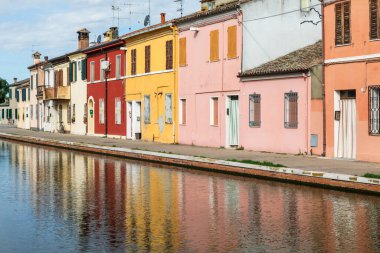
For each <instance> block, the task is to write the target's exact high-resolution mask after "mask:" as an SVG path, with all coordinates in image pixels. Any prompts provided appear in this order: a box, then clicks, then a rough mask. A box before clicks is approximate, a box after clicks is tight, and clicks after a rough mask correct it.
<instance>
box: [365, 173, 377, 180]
mask: <svg viewBox="0 0 380 253" xmlns="http://www.w3.org/2000/svg"><path fill="white" fill-rule="evenodd" d="M363 177H366V178H376V179H380V175H377V174H371V173H366V174H364V175H363Z"/></svg>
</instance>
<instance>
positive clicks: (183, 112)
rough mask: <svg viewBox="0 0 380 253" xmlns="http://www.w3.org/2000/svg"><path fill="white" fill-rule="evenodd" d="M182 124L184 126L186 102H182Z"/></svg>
mask: <svg viewBox="0 0 380 253" xmlns="http://www.w3.org/2000/svg"><path fill="white" fill-rule="evenodd" d="M181 102H182V124H184V125H186V100H185V99H183V100H182V101H181Z"/></svg>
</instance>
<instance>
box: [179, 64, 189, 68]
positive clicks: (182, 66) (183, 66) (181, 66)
mask: <svg viewBox="0 0 380 253" xmlns="http://www.w3.org/2000/svg"><path fill="white" fill-rule="evenodd" d="M187 66H188V64H185V65H179V67H180V68H185V67H187Z"/></svg>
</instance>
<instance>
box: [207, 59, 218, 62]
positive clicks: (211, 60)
mask: <svg viewBox="0 0 380 253" xmlns="http://www.w3.org/2000/svg"><path fill="white" fill-rule="evenodd" d="M214 62H220V59H218V60H209V61H208V63H214Z"/></svg>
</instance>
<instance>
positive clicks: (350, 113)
mask: <svg viewBox="0 0 380 253" xmlns="http://www.w3.org/2000/svg"><path fill="white" fill-rule="evenodd" d="M339 107H340V119H339V128H338V129H339V130H338V147H337V157H338V158H343V159H356V99H341V100H340V101H339Z"/></svg>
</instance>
